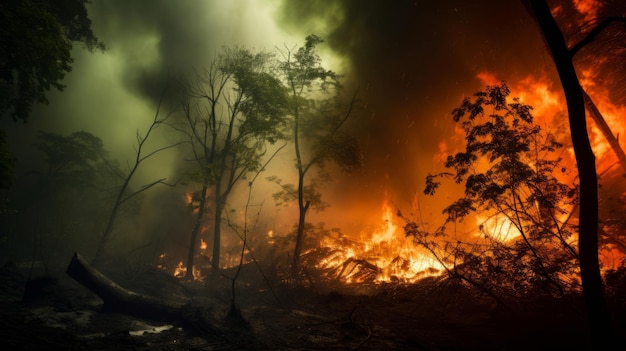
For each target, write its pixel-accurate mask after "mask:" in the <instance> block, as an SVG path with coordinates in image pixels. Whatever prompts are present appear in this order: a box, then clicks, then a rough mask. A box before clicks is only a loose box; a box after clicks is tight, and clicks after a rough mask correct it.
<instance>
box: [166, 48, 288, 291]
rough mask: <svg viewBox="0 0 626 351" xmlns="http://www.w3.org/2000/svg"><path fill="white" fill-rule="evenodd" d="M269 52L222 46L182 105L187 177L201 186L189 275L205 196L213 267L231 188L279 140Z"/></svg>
mask: <svg viewBox="0 0 626 351" xmlns="http://www.w3.org/2000/svg"><path fill="white" fill-rule="evenodd" d="M270 63H271V55H270V54H268V53H263V52H260V53H253V52H251V51H249V50H246V49H241V48H234V49H229V48H224V50H223V52H222V53H221V54H220V55H218V56H217V57H216V59H215V60H214V61H213V62H212V64H211V66H210V67H209V68H208V69H207V70H205V72H204V74H202V75H198V77H197V79H196V82H195V85H194V86H192V87H190V88H188V91H187V93H186V94H187V95H186V96H185V97H184V99H183V103H182V111H183V113H182V119H183V124H182V125H176V126H174V127H175V128H176V129H177V130H179V131H181V132H182V133H183V135H184V136H185V143H186V144H187V145H188V146H189V147H190V150H191V153H192V161H193V162H194V163H195V165H196V166H195V168H194V169H193V171H192V172H190V176H191V179H192V180H194V181H196V182H197V183H199V184H200V187H201V188H200V190H199V191H196V192H194V194H193V197H192V198H193V203H192V205H193V207H194V210H195V211H197V215H196V219H195V224H194V227H193V229H192V231H191V239H190V240H191V241H190V247H189V254H188V257H187V273H186V277H187V278H188V279H190V278H192V277H193V261H194V252H195V247H196V246H197V245H196V244H197V240H198V234H199V233H200V230H201V228H202V224H203V222H204V221H205V216H206V211H207V210H208V207H209V206H208V203H207V201H208V200H209V199H212V204H213V208H211V210H212V211H213V215H214V217H213V221H214V222H213V257H212V260H211V263H212V266H213V268H214V269H219V267H220V265H219V263H220V247H221V227H222V214H223V211H224V208H225V206H226V204H227V203H228V199H229V196H230V194H231V191H232V190H233V187H234V186H235V185H236V184H237V182H239V181H240V180H242V179H245V177H246V174H248V173H249V172H254V171H257V170H259V169H261V166H262V163H261V162H262V158H263V156H264V155H265V153H266V151H267V149H268V146H269V145H270V144H273V143H274V142H276V141H277V140H279V139H280V138H281V137H282V135H281V133H280V129H281V128H280V124H281V123H283V119H284V117H283V116H284V113H283V110H284V107H285V90H284V88H283V87H282V85H281V84H280V81H279V80H278V79H277V78H276V77H275V76H274V75H273V74H272V71H271V66H270Z"/></svg>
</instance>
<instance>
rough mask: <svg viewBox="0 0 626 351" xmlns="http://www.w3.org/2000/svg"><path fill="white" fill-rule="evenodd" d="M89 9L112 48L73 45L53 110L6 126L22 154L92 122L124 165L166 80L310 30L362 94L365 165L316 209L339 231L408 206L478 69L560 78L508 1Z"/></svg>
mask: <svg viewBox="0 0 626 351" xmlns="http://www.w3.org/2000/svg"><path fill="white" fill-rule="evenodd" d="M89 14H90V17H91V19H92V20H93V29H94V33H95V34H96V35H97V36H98V37H99V38H100V39H101V40H102V41H104V42H105V44H106V45H107V46H108V48H109V49H108V50H107V51H106V52H104V53H88V52H86V51H85V50H83V49H82V48H80V47H77V48H75V50H74V58H75V62H74V69H73V72H72V73H71V74H69V75H68V76H67V77H66V80H65V83H66V85H67V89H66V90H65V91H64V92H61V93H59V92H51V93H50V94H49V97H50V100H51V103H50V105H48V106H38V107H36V108H35V109H34V111H33V116H32V118H31V120H30V122H29V123H28V124H26V125H15V126H11V130H10V131H9V133H10V141H11V143H12V144H13V145H14V148H15V149H20V150H27V149H28V146H20V145H23V143H26V144H30V142H29V141H30V140H32V138H33V136H34V132H35V131H36V130H37V129H47V130H50V131H53V132H58V133H69V132H71V131H75V130H86V131H89V132H91V133H94V134H96V135H97V136H99V137H101V138H102V139H103V141H104V143H105V146H106V147H107V148H108V149H110V150H111V151H112V152H113V155H114V156H116V157H118V158H121V159H123V158H124V157H128V155H129V154H132V150H133V144H134V143H135V133H136V132H137V129H139V130H142V129H144V128H146V127H147V126H148V124H149V121H150V120H151V119H152V117H153V115H154V111H155V104H156V99H157V97H158V96H159V94H160V92H161V90H162V89H163V87H164V85H165V84H166V82H167V77H168V76H178V75H180V74H189V73H191V72H192V71H193V69H194V68H195V69H198V68H202V67H204V66H206V65H207V64H208V63H209V62H210V60H211V59H212V57H213V55H215V53H216V52H217V50H218V49H219V48H220V47H221V46H223V45H227V46H235V45H239V46H246V47H251V48H256V49H268V50H272V49H273V48H274V47H275V46H278V47H285V46H287V47H293V45H296V44H297V45H300V44H302V43H303V41H304V37H305V36H306V35H307V34H311V33H314V34H317V35H319V36H321V37H322V38H324V39H325V40H326V42H325V43H324V44H323V45H322V46H321V47H320V49H321V50H322V51H321V53H322V57H323V58H324V59H325V61H324V62H325V63H327V64H328V66H329V67H330V68H332V69H333V70H336V71H338V72H340V73H342V74H343V75H344V82H345V84H346V91H348V92H351V91H354V89H356V88H357V87H359V89H360V90H359V106H360V108H359V109H358V111H357V113H355V114H354V118H353V119H352V120H351V122H350V124H349V126H348V127H349V129H350V130H351V131H352V132H354V133H356V135H357V136H358V139H359V141H360V142H361V146H362V148H363V151H364V156H365V166H364V167H363V168H362V169H359V170H356V171H355V172H353V173H352V174H350V175H346V174H336V175H335V177H334V178H333V179H334V180H333V182H332V183H330V184H328V186H327V187H326V189H327V190H328V191H327V193H326V194H325V195H326V197H327V200H328V201H329V202H330V203H331V205H332V207H331V208H330V209H329V210H327V213H325V214H320V218H326V219H327V220H326V221H327V222H332V221H333V220H334V219H335V220H337V221H338V222H339V225H343V224H345V223H347V224H348V225H349V224H354V225H356V226H358V225H359V224H362V222H363V218H364V216H373V215H376V216H377V214H379V213H380V206H381V203H382V202H383V200H384V198H385V194H388V196H389V197H390V201H392V202H393V203H394V204H396V205H397V206H399V207H401V208H403V207H407V206H410V203H411V200H412V199H413V197H414V195H415V194H421V190H422V188H423V184H424V177H425V175H426V174H427V173H428V172H430V171H433V170H434V169H437V168H438V167H440V164H438V163H437V162H436V161H434V160H433V157H434V155H435V153H436V152H437V150H438V147H439V144H440V142H441V140H446V139H449V138H451V136H452V135H453V125H452V123H451V115H450V112H451V110H452V109H453V108H454V107H456V106H457V105H458V104H459V103H460V102H461V100H462V99H463V97H465V96H469V95H471V94H472V93H474V92H476V91H478V90H480V89H482V88H484V82H483V81H481V80H480V79H479V78H478V75H479V73H485V72H487V73H490V74H493V75H494V76H495V77H496V78H497V79H504V80H507V81H518V80H520V79H523V78H524V77H527V76H533V75H535V76H548V77H553V75H554V71H553V68H552V66H551V61H550V58H549V56H548V54H547V52H546V51H545V48H544V46H543V43H542V41H541V39H540V36H539V32H538V30H537V28H536V26H535V24H534V23H533V21H532V19H531V18H530V17H529V15H528V14H527V12H526V11H525V9H524V7H523V6H522V5H521V2H519V1H512V0H511V1H508V0H507V1H501V0H492V1H464V0H443V1H441V0H432V1H405V0H394V1H383V0H379V1H374V0H368V1H365V0H343V1H337V0H310V1H309V0H307V1H302V0H291V1H289V0H284V1H278V0H266V1H263V0H237V1H221V0H205V1H199V0H198V1H191V0H189V1H170V0H135V1H125V0H106V1H94V2H93V3H92V4H91V5H90V6H89ZM160 137H162V138H167V137H168V135H167V133H165V134H163V135H161V136H160ZM175 162H176V154H173V153H170V154H166V155H163V158H161V159H160V160H159V162H158V163H156V164H150V165H147V167H146V168H145V169H144V174H149V175H155V174H158V175H159V177H167V176H169V175H170V169H169V166H168V165H169V164H175ZM282 162H283V163H282V165H283V166H280V163H279V166H277V167H278V168H276V169H274V171H275V172H279V173H280V172H288V171H293V170H290V169H287V167H284V164H289V159H287V160H286V161H285V160H283V161H282ZM24 163H25V162H22V164H24ZM281 167H282V168H281ZM268 172H271V170H268ZM269 175H270V174H269V173H268V176H269ZM267 186H268V189H269V187H270V185H267ZM268 191H275V189H273V190H268ZM420 196H422V195H420ZM422 197H423V196H422ZM424 201H426V202H427V201H428V200H427V199H426V200H424ZM423 211H424V212H426V213H429V212H433V211H434V212H437V213H438V212H439V209H436V210H435V209H434V207H433V209H429V208H426V209H423ZM324 216H325V217H324ZM338 218H341V220H339V219H338Z"/></svg>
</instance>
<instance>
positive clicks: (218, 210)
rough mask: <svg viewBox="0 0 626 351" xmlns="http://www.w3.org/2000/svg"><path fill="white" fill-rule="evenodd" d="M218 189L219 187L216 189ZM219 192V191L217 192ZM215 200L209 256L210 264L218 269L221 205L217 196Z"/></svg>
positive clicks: (220, 240) (220, 241)
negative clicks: (211, 252) (210, 256)
mask: <svg viewBox="0 0 626 351" xmlns="http://www.w3.org/2000/svg"><path fill="white" fill-rule="evenodd" d="M217 190H218V191H220V189H219V187H218V189H217ZM217 194H219V192H218V193H217ZM216 198H217V199H216V201H215V223H214V227H213V257H212V258H211V266H212V268H213V269H214V270H218V269H220V251H221V250H220V246H221V245H222V207H223V205H222V204H221V203H220V202H221V200H220V199H219V196H216Z"/></svg>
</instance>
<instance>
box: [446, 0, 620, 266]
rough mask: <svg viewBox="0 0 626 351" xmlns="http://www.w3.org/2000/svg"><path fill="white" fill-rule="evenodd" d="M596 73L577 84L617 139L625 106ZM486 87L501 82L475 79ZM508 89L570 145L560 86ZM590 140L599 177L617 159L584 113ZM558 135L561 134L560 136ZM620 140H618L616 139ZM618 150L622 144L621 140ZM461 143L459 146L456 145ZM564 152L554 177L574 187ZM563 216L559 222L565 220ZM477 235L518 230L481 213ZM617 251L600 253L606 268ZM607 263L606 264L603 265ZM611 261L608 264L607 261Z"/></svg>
mask: <svg viewBox="0 0 626 351" xmlns="http://www.w3.org/2000/svg"><path fill="white" fill-rule="evenodd" d="M592 2H593V1H578V2H577V6H580V7H584V6H586V5H585V4H589V3H592ZM596 74H597V73H596V71H595V70H594V69H593V68H588V69H582V70H580V81H581V85H582V87H583V89H584V90H585V92H586V93H587V94H588V95H589V96H590V97H591V99H592V100H593V102H594V104H595V105H596V106H597V108H598V110H599V111H600V113H601V114H602V117H603V118H604V120H605V121H606V123H607V125H608V126H609V128H610V129H611V131H612V132H613V134H614V135H616V137H618V138H619V132H620V131H622V130H624V129H625V128H626V120H625V119H624V118H623V117H624V116H626V106H621V105H615V104H613V103H612V102H611V101H610V100H609V98H608V97H609V96H610V94H609V92H608V91H606V89H605V88H604V87H602V86H599V85H598V84H596V82H597V81H598V79H596V78H597V77H596ZM477 77H478V78H479V79H480V80H481V81H482V82H483V83H484V84H485V85H497V84H499V83H500V79H498V78H497V77H496V76H495V75H494V74H492V73H490V72H481V73H479V74H478V76H477ZM507 83H508V84H509V87H510V88H511V96H515V97H519V98H520V100H521V101H522V102H523V103H526V104H528V105H531V106H532V107H533V115H534V116H535V123H537V124H539V125H540V126H541V127H542V128H543V129H544V130H546V131H548V132H550V133H553V134H555V135H556V136H557V138H559V139H560V141H561V142H563V143H565V145H569V144H570V142H571V141H570V139H569V133H568V125H567V123H565V124H563V122H562V121H565V122H566V121H567V109H566V104H565V100H564V96H563V94H562V92H561V90H560V86H559V85H554V84H552V83H550V82H549V81H548V79H546V78H535V77H527V78H525V79H522V80H520V81H517V82H507ZM587 122H588V131H589V138H590V141H591V144H592V147H593V150H594V153H595V155H596V167H597V171H598V174H602V173H603V172H604V171H605V170H607V169H610V168H612V167H614V166H615V165H616V163H617V161H618V159H617V156H616V154H615V152H614V151H613V149H612V148H611V146H610V144H609V142H608V141H607V138H606V137H605V135H604V134H602V132H601V131H600V129H599V128H598V126H597V125H596V123H595V122H594V120H593V118H591V116H590V115H589V113H588V114H587ZM462 132H463V131H462V130H456V131H455V137H454V138H453V139H452V140H455V141H460V142H461V143H462V142H463V140H462V137H463V136H462V135H460V134H459V133H462ZM559 133H560V134H559ZM618 140H619V139H618ZM620 144H621V147H622V148H624V143H623V142H621V140H620ZM460 145H462V144H459V146H460ZM453 149H454V146H453V145H450V144H447V143H446V144H445V147H443V148H442V147H440V152H439V153H438V154H437V155H435V157H434V160H437V159H441V157H442V155H441V154H443V153H444V152H447V154H450V153H451V152H454V151H456V150H453ZM566 150H567V153H566V154H563V155H561V156H563V161H562V165H563V166H564V169H567V170H568V171H567V172H563V173H561V174H556V176H557V177H558V178H559V179H560V180H561V181H562V182H564V183H566V184H574V183H575V181H576V174H577V172H576V164H575V161H574V151H573V148H572V147H571V146H567V148H566ZM566 217H567V215H564V216H563V218H562V220H566ZM475 219H476V225H477V229H476V233H477V234H478V235H480V233H481V232H482V233H488V234H489V235H491V236H492V237H495V238H501V239H502V240H510V239H512V238H514V237H516V236H518V235H519V231H518V230H517V229H516V228H515V226H513V225H512V223H511V222H510V221H509V220H508V219H506V218H502V217H501V216H500V217H498V216H492V217H487V216H486V215H483V214H478V215H476V218H475ZM615 255H616V252H611V254H610V255H609V254H608V253H601V256H602V258H603V259H602V261H603V264H604V265H605V266H607V267H609V266H612V265H614V261H615V260H616V258H615ZM605 261H606V262H605ZM609 261H610V262H609Z"/></svg>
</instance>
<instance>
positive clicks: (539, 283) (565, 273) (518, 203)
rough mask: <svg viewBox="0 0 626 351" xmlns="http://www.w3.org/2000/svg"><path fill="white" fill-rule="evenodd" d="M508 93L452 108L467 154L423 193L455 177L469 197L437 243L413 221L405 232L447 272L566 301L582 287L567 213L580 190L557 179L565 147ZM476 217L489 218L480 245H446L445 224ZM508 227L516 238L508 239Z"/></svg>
mask: <svg viewBox="0 0 626 351" xmlns="http://www.w3.org/2000/svg"><path fill="white" fill-rule="evenodd" d="M509 94H510V90H509V88H508V86H507V85H506V84H505V83H504V82H503V83H502V84H501V85H498V86H488V87H487V88H486V89H485V90H484V91H480V92H477V93H476V94H474V99H473V100H472V99H469V98H466V99H464V100H463V102H462V104H461V106H460V107H458V108H456V109H454V110H453V112H452V115H453V119H454V121H455V122H457V123H460V125H461V127H462V129H463V131H464V133H465V150H464V151H460V152H457V153H456V154H454V155H450V156H448V157H447V159H446V161H445V163H444V166H445V167H446V168H448V169H450V170H451V172H443V173H439V174H429V175H428V176H427V177H426V186H425V190H424V192H425V193H426V194H428V195H434V194H435V193H436V191H437V189H438V188H439V186H440V184H441V178H452V179H453V180H454V182H455V183H457V184H463V188H464V195H463V196H462V197H460V198H459V199H457V200H455V201H453V202H452V203H451V204H450V205H448V206H447V207H445V209H444V210H443V212H444V214H445V215H446V221H445V224H444V225H443V226H442V227H441V228H440V229H438V230H437V232H436V233H435V234H436V235H435V237H434V238H431V237H430V235H431V234H430V233H426V232H424V231H422V230H421V229H420V228H418V226H417V224H416V223H414V222H409V223H408V224H407V225H406V226H405V232H406V234H407V235H412V236H413V237H414V238H415V239H416V241H417V242H418V243H419V244H421V245H423V246H427V247H428V248H429V249H430V250H431V252H432V253H436V254H437V255H439V257H441V259H442V261H445V263H446V265H447V266H448V267H452V268H451V270H450V273H452V274H455V275H462V276H463V277H465V278H467V279H468V280H470V281H472V282H473V283H474V284H479V285H481V286H482V287H483V288H485V289H487V290H489V291H490V292H492V293H494V292H498V293H499V294H503V293H505V294H506V295H512V296H516V295H520V294H529V293H531V292H534V293H537V292H541V291H545V292H550V293H551V294H554V295H559V296H563V295H564V294H565V293H566V290H569V289H576V288H577V286H578V281H577V280H576V278H575V276H576V274H575V273H576V272H577V258H578V255H577V251H576V248H575V246H574V244H573V240H572V233H573V232H574V230H575V228H574V226H573V225H572V224H571V223H569V218H570V217H569V212H568V208H571V207H572V206H573V205H574V204H575V202H576V196H575V195H576V191H575V190H576V189H575V188H574V187H570V186H567V185H565V184H563V183H562V182H561V181H560V180H559V178H558V177H557V175H558V173H559V172H561V171H563V166H562V165H561V159H560V157H558V156H555V154H557V150H558V149H559V148H561V147H562V146H561V145H560V144H559V143H558V142H557V141H556V140H555V139H554V137H553V136H552V135H551V134H550V133H545V132H544V131H542V129H541V128H540V127H539V126H537V125H534V124H533V116H532V113H531V112H532V107H531V106H529V105H525V104H523V103H522V102H521V101H520V100H519V99H518V98H513V99H509V98H508V96H509ZM473 214H477V215H481V216H482V217H483V218H488V219H487V220H486V221H485V222H484V223H483V224H481V225H480V226H479V228H478V229H479V232H478V233H475V235H474V237H478V239H477V240H476V241H475V242H470V241H467V242H466V241H461V240H458V241H456V240H455V241H449V240H448V241H446V240H445V239H444V241H443V242H444V243H442V242H441V237H444V238H445V237H447V236H446V234H445V233H446V226H447V225H448V224H450V223H456V222H457V221H460V220H463V219H464V218H466V217H468V216H470V215H473ZM490 223H499V224H497V225H496V224H491V225H490ZM503 228H507V229H506V230H508V231H509V234H512V235H510V236H509V237H506V236H505V235H503V234H505V233H502V231H503ZM511 236H513V237H511ZM437 241H439V242H437ZM442 252H443V253H442Z"/></svg>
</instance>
